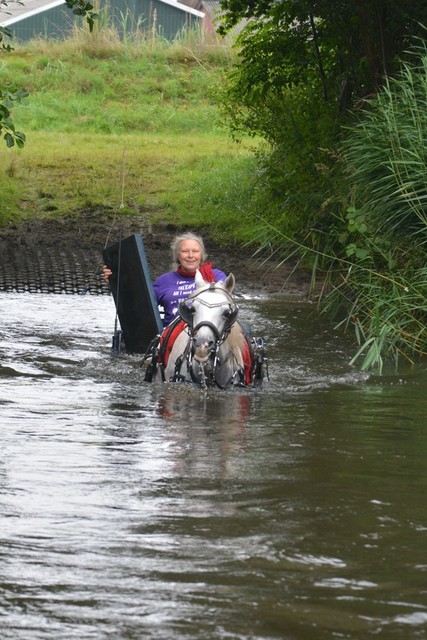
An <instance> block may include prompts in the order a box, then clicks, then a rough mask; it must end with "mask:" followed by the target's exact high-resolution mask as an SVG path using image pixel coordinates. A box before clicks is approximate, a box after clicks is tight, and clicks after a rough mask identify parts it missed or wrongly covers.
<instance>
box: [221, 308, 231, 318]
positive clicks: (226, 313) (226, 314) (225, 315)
mask: <svg viewBox="0 0 427 640" xmlns="http://www.w3.org/2000/svg"><path fill="white" fill-rule="evenodd" d="M222 315H223V316H224V318H229V317H230V316H231V309H225V310H224V311H223V314H222Z"/></svg>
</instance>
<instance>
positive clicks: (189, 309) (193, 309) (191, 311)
mask: <svg viewBox="0 0 427 640" xmlns="http://www.w3.org/2000/svg"><path fill="white" fill-rule="evenodd" d="M187 311H188V313H196V310H195V308H194V307H193V305H191V306H190V307H187Z"/></svg>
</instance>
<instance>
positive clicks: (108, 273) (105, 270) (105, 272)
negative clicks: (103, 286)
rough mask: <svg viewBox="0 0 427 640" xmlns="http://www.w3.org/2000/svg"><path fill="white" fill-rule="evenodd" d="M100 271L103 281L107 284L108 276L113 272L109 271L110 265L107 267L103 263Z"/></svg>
mask: <svg viewBox="0 0 427 640" xmlns="http://www.w3.org/2000/svg"><path fill="white" fill-rule="evenodd" d="M102 273H103V276H104V280H105V282H106V283H107V284H108V281H109V279H110V276H111V274H112V273H113V272H112V271H111V269H110V267H107V265H106V264H104V266H103V267H102Z"/></svg>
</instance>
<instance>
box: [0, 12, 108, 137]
mask: <svg viewBox="0 0 427 640" xmlns="http://www.w3.org/2000/svg"><path fill="white" fill-rule="evenodd" d="M17 1H18V4H23V3H22V2H20V1H19V0H17ZM13 2H14V0H0V11H4V10H5V9H6V10H7V7H8V5H9V4H12V3H13ZM65 4H66V5H67V7H68V8H69V9H71V10H72V12H73V13H74V15H76V16H83V17H85V18H86V22H87V23H88V25H89V29H90V31H92V30H93V26H94V21H95V20H96V18H97V14H96V13H95V12H94V11H93V4H91V3H90V2H86V1H85V0H65ZM12 35H13V34H12V31H11V30H10V29H8V28H7V27H2V26H0V51H2V52H3V53H7V52H10V51H12V47H11V46H10V44H9V43H7V44H6V43H5V41H4V38H5V36H6V37H7V38H11V37H12ZM27 96H28V91H26V90H25V89H22V88H16V87H10V86H1V85H0V135H2V136H3V138H4V140H5V142H6V145H7V146H8V147H13V146H14V145H15V144H16V146H17V147H23V146H24V144H25V134H24V133H22V132H21V131H17V130H16V128H15V125H14V123H13V120H12V116H11V112H10V110H11V108H12V106H13V104H14V103H16V102H20V101H21V100H22V99H23V98H26V97H27Z"/></svg>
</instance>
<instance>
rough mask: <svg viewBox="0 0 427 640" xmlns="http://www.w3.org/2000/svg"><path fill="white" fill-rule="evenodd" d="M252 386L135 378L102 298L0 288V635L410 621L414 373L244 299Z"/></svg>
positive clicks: (426, 526)
mask: <svg viewBox="0 0 427 640" xmlns="http://www.w3.org/2000/svg"><path fill="white" fill-rule="evenodd" d="M240 306H241V308H242V311H243V312H244V313H245V317H246V318H247V319H248V320H249V321H250V323H251V324H252V326H254V327H256V328H257V330H258V332H259V333H260V334H262V335H264V336H265V337H266V339H267V342H268V346H269V355H270V376H271V380H270V382H269V383H268V384H266V385H265V388H264V390H262V391H258V390H256V391H254V390H249V391H245V390H243V391H242V390H233V391H227V392H221V391H215V390H211V391H209V392H207V393H205V392H204V391H201V390H198V389H194V388H193V387H191V386H181V385H173V384H166V385H161V386H159V387H157V386H153V385H150V384H147V383H144V382H143V371H142V369H141V368H140V359H139V358H138V357H136V356H132V357H130V356H128V357H126V356H121V357H118V358H113V357H112V356H111V354H110V344H111V337H110V336H111V332H112V325H113V304H112V301H111V299H110V298H109V297H107V296H96V297H91V296H55V295H52V296H48V295H30V294H28V295H25V294H19V295H18V294H16V295H15V294H1V295H0V411H1V429H0V524H1V527H0V554H1V565H0V603H1V608H0V611H1V623H2V635H1V637H2V639H3V638H5V639H7V640H33V639H35V640H38V639H43V640H58V638H64V639H67V640H68V639H71V638H79V639H81V638H84V639H86V638H87V639H89V638H96V639H97V640H98V639H101V638H102V639H104V638H114V639H115V640H117V639H122V638H123V639H126V640H128V639H133V638H135V639H138V640H139V639H141V638H144V639H145V638H153V639H154V638H155V639H165V640H166V639H167V640H170V639H171V638H174V639H175V638H176V639H178V640H184V639H185V640H188V639H192V638H194V639H200V638H203V639H205V638H206V639H212V640H214V639H215V640H216V639H218V638H224V639H227V640H229V639H233V640H234V639H235V640H237V639H239V640H242V639H251V640H252V639H255V638H256V639H262V640H270V639H271V638H283V639H286V640H287V639H289V640H330V639H331V638H340V639H342V638H344V639H357V640H365V639H366V638H369V637H375V638H376V637H379V638H385V639H387V640H389V639H391V640H394V639H396V640H406V639H410V640H412V639H413V638H414V639H415V638H424V637H425V635H426V630H427V587H426V584H427V583H426V577H427V562H426V555H425V550H426V547H427V545H426V541H427V540H426V539H427V517H426V513H425V503H426V494H427V491H426V490H427V471H426V464H425V460H426V453H427V435H426V434H427V430H426V424H425V415H426V409H427V400H426V398H427V394H426V391H427V376H426V372H425V371H423V370H420V369H414V370H408V371H406V372H404V373H400V374H399V375H397V374H394V373H393V372H390V373H388V374H387V375H385V376H382V377H374V376H368V375H365V374H361V373H360V372H358V371H357V369H355V368H353V367H350V366H349V364H348V362H349V360H350V357H351V345H349V344H348V343H346V342H345V341H344V340H343V339H342V338H340V337H339V336H337V335H336V334H335V332H334V331H333V329H332V328H331V326H330V325H328V324H327V323H326V322H324V321H321V322H320V321H319V318H318V317H316V315H315V312H314V311H313V312H312V311H311V308H309V307H304V306H299V305H296V304H285V303H284V301H283V300H280V299H273V300H262V299H259V300H247V301H243V302H242V303H241V304H240Z"/></svg>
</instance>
